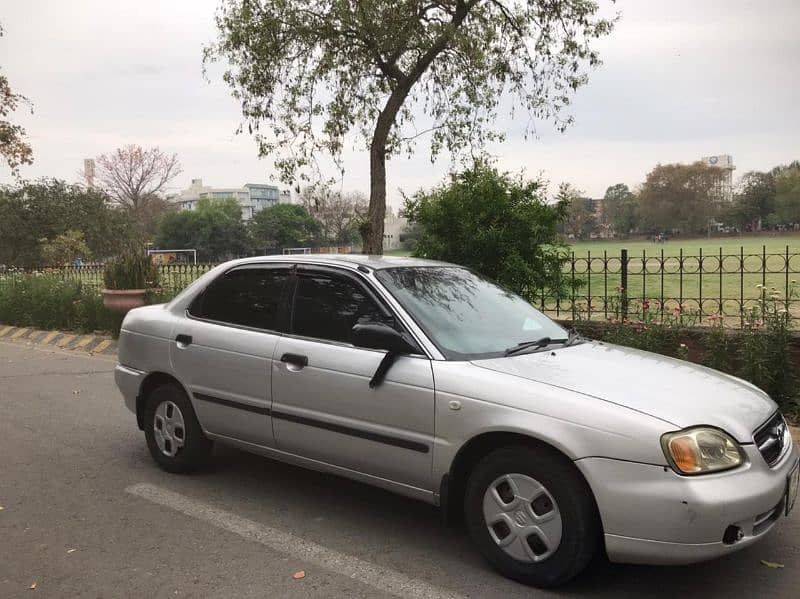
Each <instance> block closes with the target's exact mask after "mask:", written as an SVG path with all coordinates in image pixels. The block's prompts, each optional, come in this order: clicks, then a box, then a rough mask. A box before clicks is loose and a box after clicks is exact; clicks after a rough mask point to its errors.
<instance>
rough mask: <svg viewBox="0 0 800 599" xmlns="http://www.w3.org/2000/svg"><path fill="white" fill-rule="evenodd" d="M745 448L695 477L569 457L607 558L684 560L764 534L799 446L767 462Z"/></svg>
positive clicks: (777, 513) (778, 512)
mask: <svg viewBox="0 0 800 599" xmlns="http://www.w3.org/2000/svg"><path fill="white" fill-rule="evenodd" d="M744 450H745V453H746V454H747V457H748V463H747V464H745V465H744V466H742V467H740V468H737V469H736V470H732V471H729V472H722V473H719V474H711V475H705V476H695V477H686V476H679V475H677V474H676V473H675V472H673V471H672V470H671V469H670V468H666V467H663V466H656V465H651V464H640V463H634V462H624V461H620V460H612V459H606V458H585V459H582V460H578V461H576V465H577V466H578V467H579V468H580V470H581V472H583V474H584V476H585V477H586V480H587V481H588V482H589V485H590V486H591V488H592V491H593V492H594V495H595V499H596V500H597V505H598V509H599V511H600V516H601V519H602V522H603V529H604V532H605V541H606V552H607V554H608V557H609V559H610V560H611V561H615V562H626V563H639V564H689V563H693V562H699V561H704V560H708V559H712V558H715V557H719V556H722V555H726V554H728V553H733V552H734V551H738V550H739V549H742V548H744V547H747V546H748V545H752V544H753V543H755V542H757V541H758V540H760V539H761V538H763V537H764V536H765V535H766V534H767V533H768V532H769V531H770V530H771V529H772V528H773V527H774V526H775V524H776V523H777V522H778V521H779V520H780V519H781V518H782V517H783V516H784V514H785V510H786V504H785V500H786V489H787V477H788V475H789V472H790V470H791V469H792V467H793V466H794V464H795V463H796V462H797V460H798V455H800V452H798V448H797V447H796V446H795V447H792V448H791V449H790V450H789V451H788V452H787V453H786V454H785V455H784V456H783V458H781V460H780V461H779V462H778V463H777V464H776V465H775V466H774V467H773V468H770V467H768V466H767V464H766V462H764V459H763V458H762V457H761V454H759V452H758V449H756V448H755V447H754V446H753V445H747V446H744ZM730 527H734V528H730ZM726 532H727V536H726Z"/></svg>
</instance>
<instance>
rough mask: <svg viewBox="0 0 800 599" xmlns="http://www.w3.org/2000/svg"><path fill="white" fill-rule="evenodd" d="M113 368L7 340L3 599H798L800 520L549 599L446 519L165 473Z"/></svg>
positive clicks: (265, 470) (613, 569)
mask: <svg viewBox="0 0 800 599" xmlns="http://www.w3.org/2000/svg"><path fill="white" fill-rule="evenodd" d="M113 364H114V363H113V361H112V360H111V359H109V357H107V356H100V355H98V356H94V357H88V356H81V355H76V354H75V353H74V352H71V353H68V352H63V351H59V350H57V349H48V350H43V349H37V348H35V347H26V346H24V345H20V344H17V343H7V342H4V341H0V410H1V411H0V506H2V508H3V509H2V510H0V598H6V597H9V598H11V597H20V596H30V597H33V596H41V597H93V598H94V597H134V596H135V597H150V596H154V597H155V596H159V597H166V596H169V597H187V596H188V597H270V598H271V597H392V596H405V597H412V598H417V597H454V598H455V597H508V598H515V597H550V596H553V597H556V596H558V597H561V596H563V597H640V596H648V597H662V596H663V597H682V598H684V597H771V598H782V597H787V598H788V597H796V596H798V589H800V509H798V510H797V511H795V513H794V514H792V516H791V518H790V519H789V520H786V521H784V522H782V523H781V525H780V526H779V528H778V529H777V530H775V531H774V532H773V533H772V534H771V535H770V537H769V538H767V539H766V540H765V541H764V542H762V543H761V544H758V545H756V546H754V547H752V548H749V549H746V550H744V551H742V552H740V553H738V554H736V555H734V556H731V557H729V558H725V559H722V560H717V561H713V562H709V563H706V564H699V565H695V566H688V567H673V568H651V567H641V566H619V565H612V564H608V563H605V562H603V561H602V560H598V562H597V563H595V564H594V565H593V566H592V567H591V568H590V570H589V571H588V572H587V573H586V574H585V575H584V576H582V577H581V578H580V579H579V580H577V581H575V582H573V583H572V584H570V585H568V586H567V587H565V588H563V589H559V590H558V591H556V592H544V591H538V590H535V589H530V588H527V587H524V586H521V585H519V584H516V583H514V582H511V581H508V580H506V579H504V578H502V577H500V576H498V575H497V574H495V573H494V572H492V571H491V570H490V569H489V568H488V567H487V566H486V564H485V563H484V562H483V561H482V560H481V558H480V557H479V556H478V555H477V553H476V551H475V550H474V549H473V548H472V546H471V543H470V541H469V539H468V537H467V535H466V533H465V531H464V530H462V529H459V528H455V529H453V528H443V527H442V525H441V524H440V520H439V515H438V513H437V511H436V510H435V509H433V508H431V507H429V506H427V505H424V504H422V503H418V502H414V501H411V500H408V499H404V498H401V497H397V496H394V495H391V494H389V493H386V492H383V491H380V490H378V489H373V488H371V487H367V486H364V485H360V484H357V483H353V482H350V481H347V480H343V479H339V478H336V477H333V476H328V475H322V474H318V473H314V472H309V471H305V470H301V469H298V468H295V467H291V466H287V465H283V464H279V463H276V462H272V461H269V460H266V459H263V458H260V457H256V456H252V455H248V454H244V453H241V452H238V451H235V450H232V449H227V448H217V449H216V450H215V455H214V459H213V461H212V463H211V464H210V465H209V467H208V468H207V469H206V470H204V471H203V472H201V473H198V474H195V475H191V476H176V475H169V474H167V473H164V472H162V471H160V470H158V469H157V468H156V466H155V465H154V463H153V462H152V460H151V459H150V456H149V455H148V453H147V449H146V447H145V444H144V438H143V435H142V433H141V432H140V431H139V430H138V429H137V428H136V422H135V418H134V416H133V414H131V413H129V412H128V411H127V410H126V409H125V408H124V406H123V405H122V402H121V398H120V396H119V394H118V392H117V390H116V388H115V386H114V383H113V378H112V374H111V371H112V369H113ZM654 517H657V515H654ZM761 560H767V561H770V562H777V563H781V564H783V565H784V568H779V569H772V568H768V567H766V566H764V565H762V564H761ZM298 571H304V572H305V577H304V578H301V579H295V578H293V575H294V574H295V573H296V572H298ZM34 583H35V584H36V586H35V588H34V589H31V588H30V587H31V586H32V585H33V584H34Z"/></svg>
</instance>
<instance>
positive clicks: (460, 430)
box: [116, 255, 798, 586]
mask: <svg viewBox="0 0 800 599" xmlns="http://www.w3.org/2000/svg"><path fill="white" fill-rule="evenodd" d="M116 382H117V385H118V386H119V388H120V390H121V391H122V395H123V396H124V399H125V403H126V404H127V406H128V407H129V408H130V410H131V411H132V412H133V413H135V414H136V419H137V422H138V425H139V428H140V429H142V430H143V431H144V433H145V438H146V440H147V445H148V447H149V450H150V453H151V454H152V456H153V458H154V459H155V461H156V462H157V463H158V465H159V466H161V467H162V468H163V469H165V470H168V471H170V472H185V471H188V470H191V469H194V468H196V467H197V466H198V465H199V464H201V463H202V462H203V460H204V459H205V458H206V457H207V456H208V454H209V452H210V450H211V447H212V443H214V442H221V443H228V444H231V445H234V446H237V447H239V448H241V449H244V450H247V451H252V452H255V453H258V454H262V455H264V456H267V457H270V458H275V459H278V460H284V461H287V462H290V463H293V464H296V465H299V466H305V467H307V468H313V469H316V470H322V471H325V472H330V473H334V474H338V475H341V476H346V477H349V478H352V479H355V480H358V481H362V482H365V483H368V484H372V485H376V486H379V487H383V488H385V489H389V490H391V491H394V492H397V493H401V494H403V495H407V496H409V497H414V498H417V499H420V500H422V501H426V502H429V503H431V504H434V505H437V506H440V507H441V508H442V509H443V510H445V513H446V514H447V515H449V516H452V517H455V518H463V520H464V522H465V523H466V526H467V528H468V529H469V532H470V534H471V536H472V538H473V539H474V542H475V545H476V546H477V548H478V550H479V551H480V552H481V553H482V554H483V556H484V557H485V558H486V559H487V560H488V562H489V563H490V564H491V565H492V566H493V567H494V568H496V569H497V570H499V571H500V572H501V573H503V574H504V575H506V576H508V577H510V578H513V579H515V580H518V581H521V582H524V583H528V584H533V585H538V586H554V585H558V584H561V583H563V582H565V581H567V580H569V579H570V578H572V577H574V576H575V575H577V574H578V573H579V572H580V571H581V570H583V569H584V567H585V566H586V565H587V564H588V563H589V561H590V560H591V559H592V558H593V557H594V556H596V555H598V554H600V553H601V552H603V551H605V553H606V554H607V555H608V557H609V558H610V559H611V560H612V561H618V562H630V563H646V564H686V563H690V562H696V561H700V560H705V559H709V558H714V557H717V556H722V555H726V554H728V553H731V552H733V551H736V550H738V549H741V548H742V547H746V546H748V545H750V544H752V543H754V542H756V541H758V540H759V539H760V538H762V537H763V536H764V535H765V534H767V533H768V532H769V530H770V529H772V528H773V526H774V525H775V524H776V523H777V522H778V520H780V519H781V518H782V517H783V516H784V515H786V514H788V512H789V510H791V508H792V506H793V504H794V502H795V498H796V496H797V487H798V450H797V448H795V447H794V446H793V444H792V440H791V435H790V432H789V430H788V427H787V425H786V423H785V421H784V419H783V417H782V415H781V414H780V413H779V411H778V410H777V406H776V404H775V403H774V402H773V401H772V400H771V399H770V398H769V397H768V396H767V395H766V394H764V393H763V392H762V391H760V390H759V389H757V388H756V387H754V386H753V385H750V384H748V383H746V382H744V381H741V380H739V379H736V378H733V377H731V376H728V375H725V374H722V373H719V372H716V371H713V370H710V369H708V368H703V367H701V366H697V365H694V364H690V363H687V362H683V361H680V360H675V359H671V358H666V357H663V356H659V355H655V354H651V353H647V352H642V351H637V350H633V349H627V348H623V347H617V346H613V345H608V344H605V343H599V342H593V341H589V340H586V339H583V338H581V337H579V336H577V335H575V334H571V333H569V332H567V331H566V330H565V329H563V328H562V327H561V326H559V325H558V324H556V323H554V322H553V321H551V320H550V319H548V318H547V317H546V316H544V315H543V314H542V313H541V312H539V311H537V310H536V309H535V308H533V307H532V306H531V305H530V304H528V303H527V302H525V301H524V300H523V299H521V298H520V297H518V296H516V295H514V294H513V293H510V292H508V291H506V290H504V289H502V288H500V287H498V286H497V285H495V284H493V283H491V282H489V281H488V280H486V279H485V278H482V277H481V276H479V275H477V274H475V273H473V272H472V271H470V270H467V269H465V268H461V267H458V266H454V265H452V264H446V263H442V262H432V261H427V260H416V259H404V258H379V257H368V256H311V255H308V256H273V257H264V258H249V259H244V260H236V261H233V262H228V263H226V264H223V265H221V266H218V267H216V268H215V269H213V270H212V271H210V272H208V273H207V274H206V275H204V276H203V277H201V278H200V279H198V280H197V281H195V282H194V283H193V284H192V285H191V286H189V287H188V288H187V289H186V290H184V291H183V292H182V293H181V294H180V295H179V296H178V297H176V298H175V299H174V300H173V301H172V302H170V303H168V304H166V305H158V306H149V307H145V308H139V309H137V310H133V311H131V312H130V313H129V314H128V315H127V317H126V318H125V321H124V323H123V326H122V332H121V335H120V340H119V365H118V366H117V367H116Z"/></svg>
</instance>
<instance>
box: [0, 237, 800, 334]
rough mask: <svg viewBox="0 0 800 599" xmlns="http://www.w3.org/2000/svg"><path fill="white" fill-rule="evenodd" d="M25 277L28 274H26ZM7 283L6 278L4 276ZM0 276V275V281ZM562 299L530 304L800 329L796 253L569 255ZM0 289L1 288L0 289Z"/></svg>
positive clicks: (89, 281) (559, 310) (172, 267)
mask: <svg viewBox="0 0 800 599" xmlns="http://www.w3.org/2000/svg"><path fill="white" fill-rule="evenodd" d="M214 266H215V264H168V265H161V266H159V271H160V274H161V287H162V288H163V289H164V290H165V291H168V292H171V294H172V295H174V294H175V293H177V292H179V291H180V290H181V289H183V288H184V287H186V286H187V285H188V284H189V283H191V282H192V281H194V280H195V279H197V278H198V277H200V276H201V275H202V274H204V273H206V272H208V271H209V270H210V269H211V268H213V267H214ZM29 272H30V271H29ZM37 272H46V273H48V274H50V275H52V276H58V277H62V278H64V279H68V280H76V281H80V282H82V283H83V284H85V285H91V286H93V287H96V288H102V287H103V266H102V265H85V266H76V267H67V268H60V269H50V270H44V271H37ZM5 275H8V271H7V272H6V273H5ZM3 276H4V273H3V272H0V279H2V278H3ZM561 276H562V283H564V284H563V285H562V292H561V293H560V294H554V293H552V292H542V293H539V294H537V295H536V297H535V298H534V299H535V301H534V303H535V304H537V305H538V307H539V308H540V309H541V310H542V311H543V312H545V313H547V314H549V315H551V316H554V317H556V318H559V319H567V320H569V319H572V320H579V319H589V320H615V319H618V320H625V319H629V320H638V319H641V320H650V321H652V320H656V321H662V322H663V321H664V320H666V319H670V320H673V321H674V320H678V321H680V322H683V323H688V324H707V323H710V322H714V321H717V320H723V321H724V322H725V324H726V325H728V326H742V325H744V324H745V322H746V321H747V319H748V318H749V317H750V316H751V315H752V310H753V309H754V308H758V307H759V305H760V303H761V302H763V301H764V300H767V301H770V302H775V303H777V304H778V305H779V307H780V309H784V310H786V311H787V312H788V313H789V315H790V317H791V318H792V319H793V320H794V322H795V323H796V324H800V286H798V283H797V279H798V278H800V248H795V249H792V248H790V246H786V248H785V250H784V251H782V252H767V248H766V246H764V247H763V248H762V250H761V251H760V252H757V253H753V252H752V251H750V252H745V249H744V248H740V249H739V251H738V252H735V253H730V251H729V252H728V253H725V252H724V251H723V249H722V248H720V250H719V251H718V252H712V253H704V252H703V250H699V251H698V252H697V253H696V254H689V253H686V252H685V251H684V250H680V251H679V253H678V255H677V256H675V255H667V254H665V252H664V250H663V249H662V250H660V251H659V252H653V251H652V250H651V251H650V252H648V251H647V250H644V251H642V252H641V253H638V252H637V253H633V252H628V251H627V250H625V249H623V250H621V251H619V253H613V252H609V251H603V252H602V253H600V252H595V253H592V252H591V251H587V252H586V254H585V255H583V254H581V255H576V254H575V253H574V252H573V253H571V254H570V255H569V256H568V258H567V260H566V261H565V264H564V268H563V270H562V274H561ZM0 282H2V281H0Z"/></svg>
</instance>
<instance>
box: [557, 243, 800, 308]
mask: <svg viewBox="0 0 800 599" xmlns="http://www.w3.org/2000/svg"><path fill="white" fill-rule="evenodd" d="M623 248H624V249H627V250H628V260H629V263H628V284H627V295H628V297H629V298H632V299H634V300H635V301H633V302H632V308H633V311H634V312H636V311H637V310H641V302H642V301H644V300H661V299H662V298H663V299H664V300H665V301H666V310H667V311H669V312H671V311H672V310H674V309H675V308H676V307H677V306H679V305H681V304H683V305H684V306H685V310H686V311H688V312H694V313H701V315H702V316H708V315H712V314H721V315H723V316H725V318H726V321H730V322H732V323H733V321H737V320H738V321H740V320H741V317H742V316H741V314H742V307H744V308H745V309H747V308H750V307H753V306H754V305H756V303H757V301H758V300H759V298H760V297H761V294H762V290H761V288H760V287H758V285H763V286H764V287H765V288H766V293H767V295H769V294H771V293H773V292H774V293H775V294H776V295H777V297H778V299H779V300H780V301H781V302H783V303H784V305H785V307H787V308H788V309H789V310H790V311H791V312H792V314H794V315H796V316H798V317H800V301H797V300H798V299H800V298H798V297H797V286H796V283H793V281H796V280H797V279H799V278H800V235H783V236H778V235H775V236H765V237H726V238H714V239H708V238H698V239H677V240H670V241H668V242H665V243H654V242H651V241H596V242H580V243H576V244H573V245H572V246H571V251H572V252H574V256H575V274H574V275H573V273H572V264H571V263H570V264H569V265H568V268H567V272H566V273H565V275H566V276H568V277H570V279H571V278H572V277H573V276H574V277H575V279H577V280H579V281H582V282H583V285H582V286H581V287H580V288H579V290H578V291H577V293H576V295H577V297H576V298H575V301H576V305H577V306H578V308H579V309H580V311H582V312H584V313H585V314H584V316H586V314H588V312H589V306H590V304H591V305H592V310H591V312H593V314H592V316H593V317H606V315H607V314H609V312H612V313H613V311H614V310H613V308H614V305H615V302H616V301H617V298H619V296H620V293H619V291H618V289H619V288H620V287H621V285H622V281H621V276H620V274H619V272H620V262H621V261H620V252H621V250H622V249H623ZM681 252H682V254H681ZM681 255H682V258H681ZM720 255H721V256H722V257H721V258H720ZM662 256H663V257H662ZM765 263H766V268H764V264H765ZM605 298H610V300H606V299H605ZM562 303H563V302H559V306H554V305H553V302H551V301H548V302H546V307H548V308H554V309H555V310H556V311H557V312H558V313H561V304H562ZM571 305H572V302H571V298H570V300H567V302H566V307H567V312H568V313H569V314H571V313H572V308H571ZM651 309H652V307H651ZM551 311H552V310H550V309H548V312H551ZM598 312H599V313H598Z"/></svg>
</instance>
